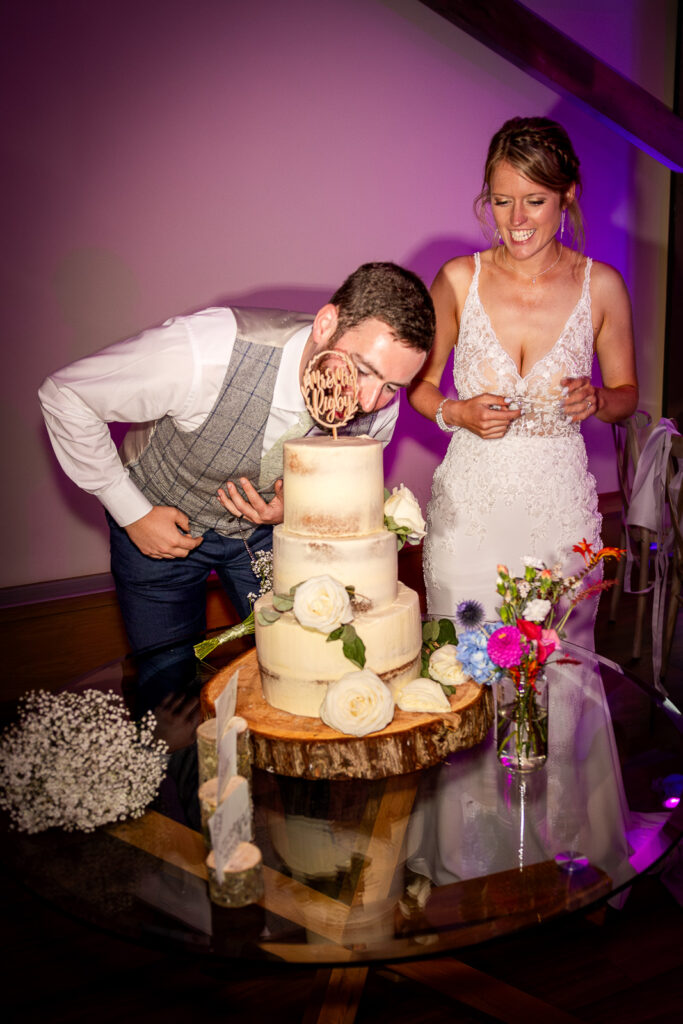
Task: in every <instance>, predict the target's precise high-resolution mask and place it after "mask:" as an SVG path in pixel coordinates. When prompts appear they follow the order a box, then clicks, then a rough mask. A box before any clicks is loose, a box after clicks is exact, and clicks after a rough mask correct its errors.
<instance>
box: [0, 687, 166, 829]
mask: <svg viewBox="0 0 683 1024" xmlns="http://www.w3.org/2000/svg"><path fill="white" fill-rule="evenodd" d="M155 726H156V719H155V717H154V715H153V714H152V713H151V712H148V713H147V714H146V715H145V716H144V717H143V718H142V719H141V720H140V721H139V722H133V721H131V719H130V716H129V714H128V710H127V708H126V706H125V704H124V702H123V698H122V697H120V696H118V695H117V694H115V693H112V692H108V693H102V692H101V691H99V690H86V691H85V692H84V693H59V694H53V693H46V692H45V691H42V690H38V691H32V692H31V693H29V694H27V695H26V696H25V697H23V698H22V699H21V700H20V702H19V716H18V720H17V721H16V722H15V723H14V724H13V725H10V726H9V727H8V728H7V729H6V730H5V732H4V734H3V736H2V737H1V738H0V807H1V808H2V809H3V810H5V811H8V812H9V816H10V819H11V822H12V826H13V827H14V828H17V829H19V830H20V831H22V832H42V831H44V830H45V829H47V828H53V827H56V828H63V829H65V830H66V831H67V832H72V831H74V830H80V831H83V832H92V831H93V830H94V829H96V828H97V827H98V826H99V825H104V824H107V823H108V822H113V821H122V820H124V819H125V818H138V817H140V815H141V814H143V812H144V810H145V808H146V807H147V806H148V804H149V803H150V802H151V801H152V800H153V799H154V797H155V796H156V794H157V792H158V789H159V786H160V785H161V781H162V779H163V778H164V775H165V773H166V755H167V753H168V746H167V744H166V743H165V742H164V741H163V740H158V739H155V738H154V729H155Z"/></svg>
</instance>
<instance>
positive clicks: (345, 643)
mask: <svg viewBox="0 0 683 1024" xmlns="http://www.w3.org/2000/svg"><path fill="white" fill-rule="evenodd" d="M331 640H341V642H342V649H343V651H344V657H345V658H347V659H348V660H349V661H350V662H351V663H352V664H353V665H356V666H357V667H358V668H365V644H364V643H363V641H362V640H361V638H360V637H359V636H358V634H357V633H356V630H355V629H354V628H353V626H351V625H346V626H339V627H338V628H337V629H333V630H332V632H331V633H329V634H328V636H327V641H328V643H329V642H330V641H331Z"/></svg>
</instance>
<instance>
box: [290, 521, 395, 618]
mask: <svg viewBox="0 0 683 1024" xmlns="http://www.w3.org/2000/svg"><path fill="white" fill-rule="evenodd" d="M397 573H398V545H397V543H396V536H395V534H393V533H390V532H389V531H388V530H384V529H382V530H378V531H377V532H376V533H372V534H370V535H369V536H367V537H318V538H314V537H304V536H302V535H301V534H297V533H290V532H289V531H288V530H286V529H285V528H284V527H283V526H276V527H275V529H274V530H273V590H274V591H275V593H276V594H288V593H289V591H290V588H291V587H295V586H297V584H299V583H301V582H302V581H303V580H307V579H310V578H311V577H312V576H323V575H327V576H332V578H333V579H335V580H338V581H339V582H340V583H341V584H342V585H343V586H345V587H349V586H352V587H353V588H354V590H355V594H356V598H365V599H366V600H367V601H368V602H369V604H370V606H371V607H373V608H384V607H386V606H387V605H389V604H391V602H392V601H393V600H394V599H395V597H396V584H397Z"/></svg>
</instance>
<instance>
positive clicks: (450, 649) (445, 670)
mask: <svg viewBox="0 0 683 1024" xmlns="http://www.w3.org/2000/svg"><path fill="white" fill-rule="evenodd" d="M429 674H430V676H431V677H432V679H436V681H437V682H438V683H443V685H444V686H459V685H460V683H466V682H467V681H468V680H467V676H466V675H465V673H464V672H463V670H462V665H461V664H460V662H459V661H458V648H457V647H456V646H455V644H444V645H443V647H437V649H436V650H435V651H433V652H432V655H431V657H430V659H429Z"/></svg>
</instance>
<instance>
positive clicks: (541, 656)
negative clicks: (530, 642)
mask: <svg viewBox="0 0 683 1024" xmlns="http://www.w3.org/2000/svg"><path fill="white" fill-rule="evenodd" d="M560 649H561V644H560V638H559V636H558V635H557V631H556V630H554V629H542V630H541V639H540V640H539V641H538V660H539V663H540V664H541V665H542V664H543V663H544V661H546V660H547V659H548V658H549V657H550V655H551V654H552V653H553V651H559V650H560Z"/></svg>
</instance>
